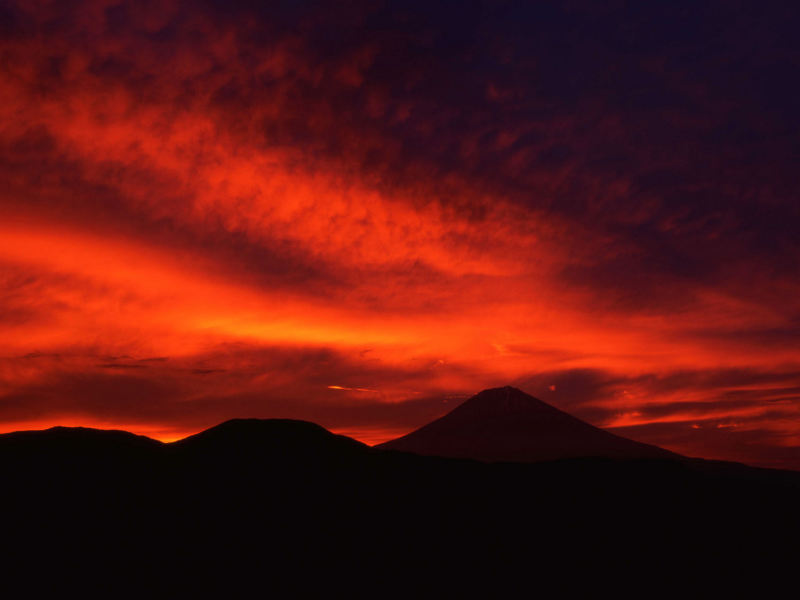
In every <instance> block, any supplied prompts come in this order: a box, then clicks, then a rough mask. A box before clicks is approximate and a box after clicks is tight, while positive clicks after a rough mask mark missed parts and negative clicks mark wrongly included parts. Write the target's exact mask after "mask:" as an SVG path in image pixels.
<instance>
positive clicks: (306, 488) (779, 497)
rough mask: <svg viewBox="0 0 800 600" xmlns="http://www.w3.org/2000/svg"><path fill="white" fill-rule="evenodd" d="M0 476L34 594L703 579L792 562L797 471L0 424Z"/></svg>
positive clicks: (285, 429)
mask: <svg viewBox="0 0 800 600" xmlns="http://www.w3.org/2000/svg"><path fill="white" fill-rule="evenodd" d="M479 397H480V395H479ZM473 406H475V405H474V404H473ZM466 408H469V409H470V410H472V408H473V407H472V406H467V407H466ZM480 408H481V405H480V404H478V405H477V407H476V408H475V410H479V409H480ZM0 481H2V486H3V487H2V496H0V498H1V499H0V508H2V515H3V523H2V548H3V549H4V552H5V553H6V554H7V556H6V558H5V560H4V561H3V562H2V563H0V564H2V567H0V569H2V575H3V578H4V583H6V584H7V585H10V582H11V581H12V580H22V582H23V583H24V584H25V586H26V590H27V591H28V592H29V594H31V595H34V596H35V595H37V590H39V591H41V590H42V586H55V587H58V588H59V589H61V590H62V591H63V590H66V589H70V590H72V591H75V590H79V594H80V597H87V596H103V597H106V598H107V597H119V596H128V595H133V594H137V595H146V596H147V597H153V596H156V597H161V596H165V595H172V596H179V597H187V596H194V595H201V596H207V595H215V596H217V597H226V598H227V597H240V596H244V595H247V596H248V597H250V596H253V595H255V596H259V597H260V596H265V597H282V596H287V595H288V596H290V597H301V596H303V595H304V594H307V593H311V592H313V593H315V597H316V595H318V594H319V593H320V592H321V591H322V592H324V593H326V594H336V595H337V596H339V595H343V596H346V597H349V596H363V595H370V596H376V595H377V596H383V595H390V596H393V595H399V594H402V595H404V596H408V595H413V597H415V598H416V597H433V596H436V597H453V595H457V594H466V593H467V592H471V593H472V594H474V593H476V592H477V591H478V590H483V593H484V594H485V595H488V596H490V597H508V596H510V595H514V596H523V595H524V596H529V595H545V596H546V597H565V596H569V595H570V593H571V591H575V590H576V589H577V590H580V591H582V592H583V593H586V592H587V591H591V592H592V593H600V592H601V591H603V590H613V593H614V596H616V597H618V596H620V595H623V590H625V589H626V587H628V588H629V591H630V593H631V595H635V596H637V597H651V594H650V593H649V592H648V590H649V591H652V590H654V589H657V590H658V591H660V592H663V591H664V590H665V589H668V588H669V587H670V585H674V586H677V587H679V588H680V589H681V590H684V591H685V589H688V588H684V587H683V586H686V585H688V582H689V581H690V580H692V581H693V583H692V585H696V583H695V581H694V580H695V579H697V578H699V579H701V580H703V581H705V582H706V583H707V584H711V585H712V586H713V589H714V591H715V592H716V593H719V591H720V589H722V588H724V587H725V585H726V584H732V583H733V584H735V585H737V586H738V585H739V584H740V582H741V576H742V574H744V573H753V572H755V571H754V569H757V568H758V569H761V570H760V571H758V572H763V569H772V570H775V572H776V573H780V572H781V571H780V569H781V568H783V567H784V566H785V565H787V564H791V565H792V569H793V568H794V564H793V561H794V560H796V558H797V539H798V538H797V534H798V533H799V532H800V527H799V526H798V525H799V524H800V518H799V517H798V510H797V507H798V506H800V504H798V501H799V500H800V474H798V473H794V472H784V471H774V470H768V469H754V468H749V467H745V466H743V465H737V464H733V463H714V462H707V461H683V460H674V459H672V458H666V459H661V458H637V459H619V458H616V459H610V458H580V459H565V460H558V461H548V462H538V463H532V464H523V463H519V464H515V463H484V462H479V461H473V460H461V459H446V458H436V457H425V456H418V455H414V454H409V453H404V452H399V451H388V450H379V449H375V448H370V447H368V446H365V445H363V444H361V443H359V442H356V441H355V440H351V439H349V438H346V437H343V436H339V435H334V434H332V433H330V432H328V431H326V430H325V429H323V428H322V427H319V426H318V425H315V424H313V423H307V422H301V421H291V420H252V419H249V420H234V421H229V422H226V423H223V424H221V425H219V426H217V427H214V428H212V429H209V430H207V431H204V432H202V433H200V434H198V435H195V436H191V437H189V438H186V439H184V440H181V441H179V442H175V443H171V444H163V443H160V442H156V441H153V440H149V439H147V438H143V437H141V436H135V435H132V434H129V433H125V432H119V431H97V430H91V429H82V428H74V429H71V428H53V429H49V430H46V431H37V432H20V433H13V434H6V435H0ZM789 572H793V570H792V571H789ZM642 578H648V581H649V582H648V583H646V585H647V586H649V587H647V588H644V591H643V588H641V587H637V586H638V585H639V582H640V581H641V579H642ZM553 585H556V586H557V588H555V589H556V590H557V593H556V592H553V594H554V595H553V594H549V593H548V592H547V591H546V590H553V588H552V586H553ZM691 589H692V590H693V591H697V590H698V589H697V588H696V587H693V588H691Z"/></svg>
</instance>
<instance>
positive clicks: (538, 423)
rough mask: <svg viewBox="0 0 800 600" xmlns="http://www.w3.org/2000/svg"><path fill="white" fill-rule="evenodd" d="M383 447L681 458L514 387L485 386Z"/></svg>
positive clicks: (495, 456) (432, 452) (489, 456)
mask: <svg viewBox="0 0 800 600" xmlns="http://www.w3.org/2000/svg"><path fill="white" fill-rule="evenodd" d="M377 447H378V448H382V449H386V450H400V451H403V452H413V453H415V454H421V455H427V456H443V457H450V458H473V459H477V460H483V461H489V462H536V461H548V460H558V459H564V458H580V457H602V458H618V459H621V458H624V459H664V458H679V455H677V454H674V453H672V452H669V451H668V450H664V449H663V448H658V447H656V446H651V445H648V444H642V443H640V442H635V441H633V440H629V439H626V438H623V437H620V436H617V435H614V434H612V433H609V432H608V431H604V430H602V429H599V428H597V427H594V426H593V425H590V424H588V423H586V422H584V421H581V420H580V419H576V418H575V417H573V416H571V415H569V414H567V413H565V412H563V411H561V410H559V409H557V408H555V407H553V406H550V405H549V404H547V403H545V402H542V401H541V400H538V399H536V398H534V397H533V396H530V395H528V394H526V393H525V392H523V391H521V390H518V389H516V388H513V387H502V388H493V389H488V390H484V391H482V392H480V393H479V394H477V395H475V396H473V397H472V398H470V399H469V400H467V401H466V402H464V403H463V404H461V405H459V406H458V407H456V408H455V409H453V410H452V411H451V412H449V413H447V414H446V415H445V416H443V417H441V418H439V419H437V420H435V421H433V422H431V423H429V424H427V425H425V426H423V427H421V428H419V429H417V430H415V431H413V432H411V433H409V434H407V435H404V436H402V437H399V438H397V439H394V440H391V441H389V442H385V443H383V444H380V445H379V446H377Z"/></svg>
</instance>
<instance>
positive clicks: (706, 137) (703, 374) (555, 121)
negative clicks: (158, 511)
mask: <svg viewBox="0 0 800 600" xmlns="http://www.w3.org/2000/svg"><path fill="white" fill-rule="evenodd" d="M798 27H800V4H797V3H791V2H778V3H770V2H752V1H748V2H743V1H742V2H740V1H736V0H719V1H713V2H712V1H705V0H699V1H698V0H692V1H682V0H671V1H664V2H661V1H654V2H623V1H608V2H597V1H588V0H587V1H581V0H574V1H564V2H552V3H551V2H541V3H539V2H500V1H494V0H493V1H486V2H464V1H458V2H430V1H426V2H414V1H408V2H406V1H404V2H301V1H297V2H291V1H283V2H274V3H273V2H263V3H261V2H253V1H232V0H226V1H197V2H171V1H169V0H153V1H149V0H148V1H144V0H130V1H115V0H90V1H85V2H72V1H66V0H52V1H38V0H18V1H16V2H15V1H13V0H12V1H7V0H2V2H0V184H1V186H0V431H13V430H19V429H36V428H43V427H49V426H52V425H58V424H61V425H85V426H92V427H103V428H121V429H127V430H130V431H134V432H137V433H142V434H145V435H149V436H152V437H156V438H159V439H163V440H172V439H176V438H179V437H183V436H185V435H187V434H190V433H194V432H196V431H198V430H200V429H203V428H206V427H209V426H211V425H214V424H216V423H218V422H220V421H223V420H225V419H228V418H232V417H290V418H298V419H307V420H312V421H315V422H317V423H319V424H321V425H323V426H325V427H327V428H329V429H331V430H333V431H337V432H341V433H345V434H348V435H351V436H353V437H356V438H357V439H360V440H363V441H365V442H367V443H376V442H380V441H384V440H387V439H390V438H393V437H396V436H398V435H401V434H404V433H406V432H408V431H410V430H411V429H414V428H416V427H418V426H420V425H422V424H424V423H426V422H428V421H430V420H431V419H433V418H436V417H438V416H441V415H442V414H444V413H445V412H447V411H448V410H450V409H451V408H453V407H454V406H456V405H457V404H458V402H460V401H462V400H463V399H464V398H466V397H468V396H470V395H472V394H474V393H476V392H478V391H480V390H481V389H484V388H487V387H496V386H502V385H514V386H516V387H519V388H520V389H522V390H524V391H526V392H528V393H530V394H533V395H534V396H536V397H538V398H540V399H542V400H544V401H545V402H548V403H551V404H553V405H554V406H557V407H559V408H561V409H563V410H566V411H568V412H570V413H571V414H573V415H575V416H577V417H579V418H582V419H584V420H586V421H588V422H590V423H592V424H594V425H598V426H602V427H608V428H611V430H612V431H614V432H615V433H618V434H620V435H624V436H627V437H631V438H633V439H636V440H640V441H644V442H648V443H653V444H657V445H660V446H663V447H665V448H668V449H670V450H674V451H677V452H680V453H685V454H689V455H693V456H703V457H709V458H723V459H731V460H739V461H743V462H746V463H749V464H757V465H765V466H783V467H790V468H797V469H800V198H799V197H798V190H800V166H799V165H800V111H798V107H800V37H799V36H798V34H797V31H798Z"/></svg>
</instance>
